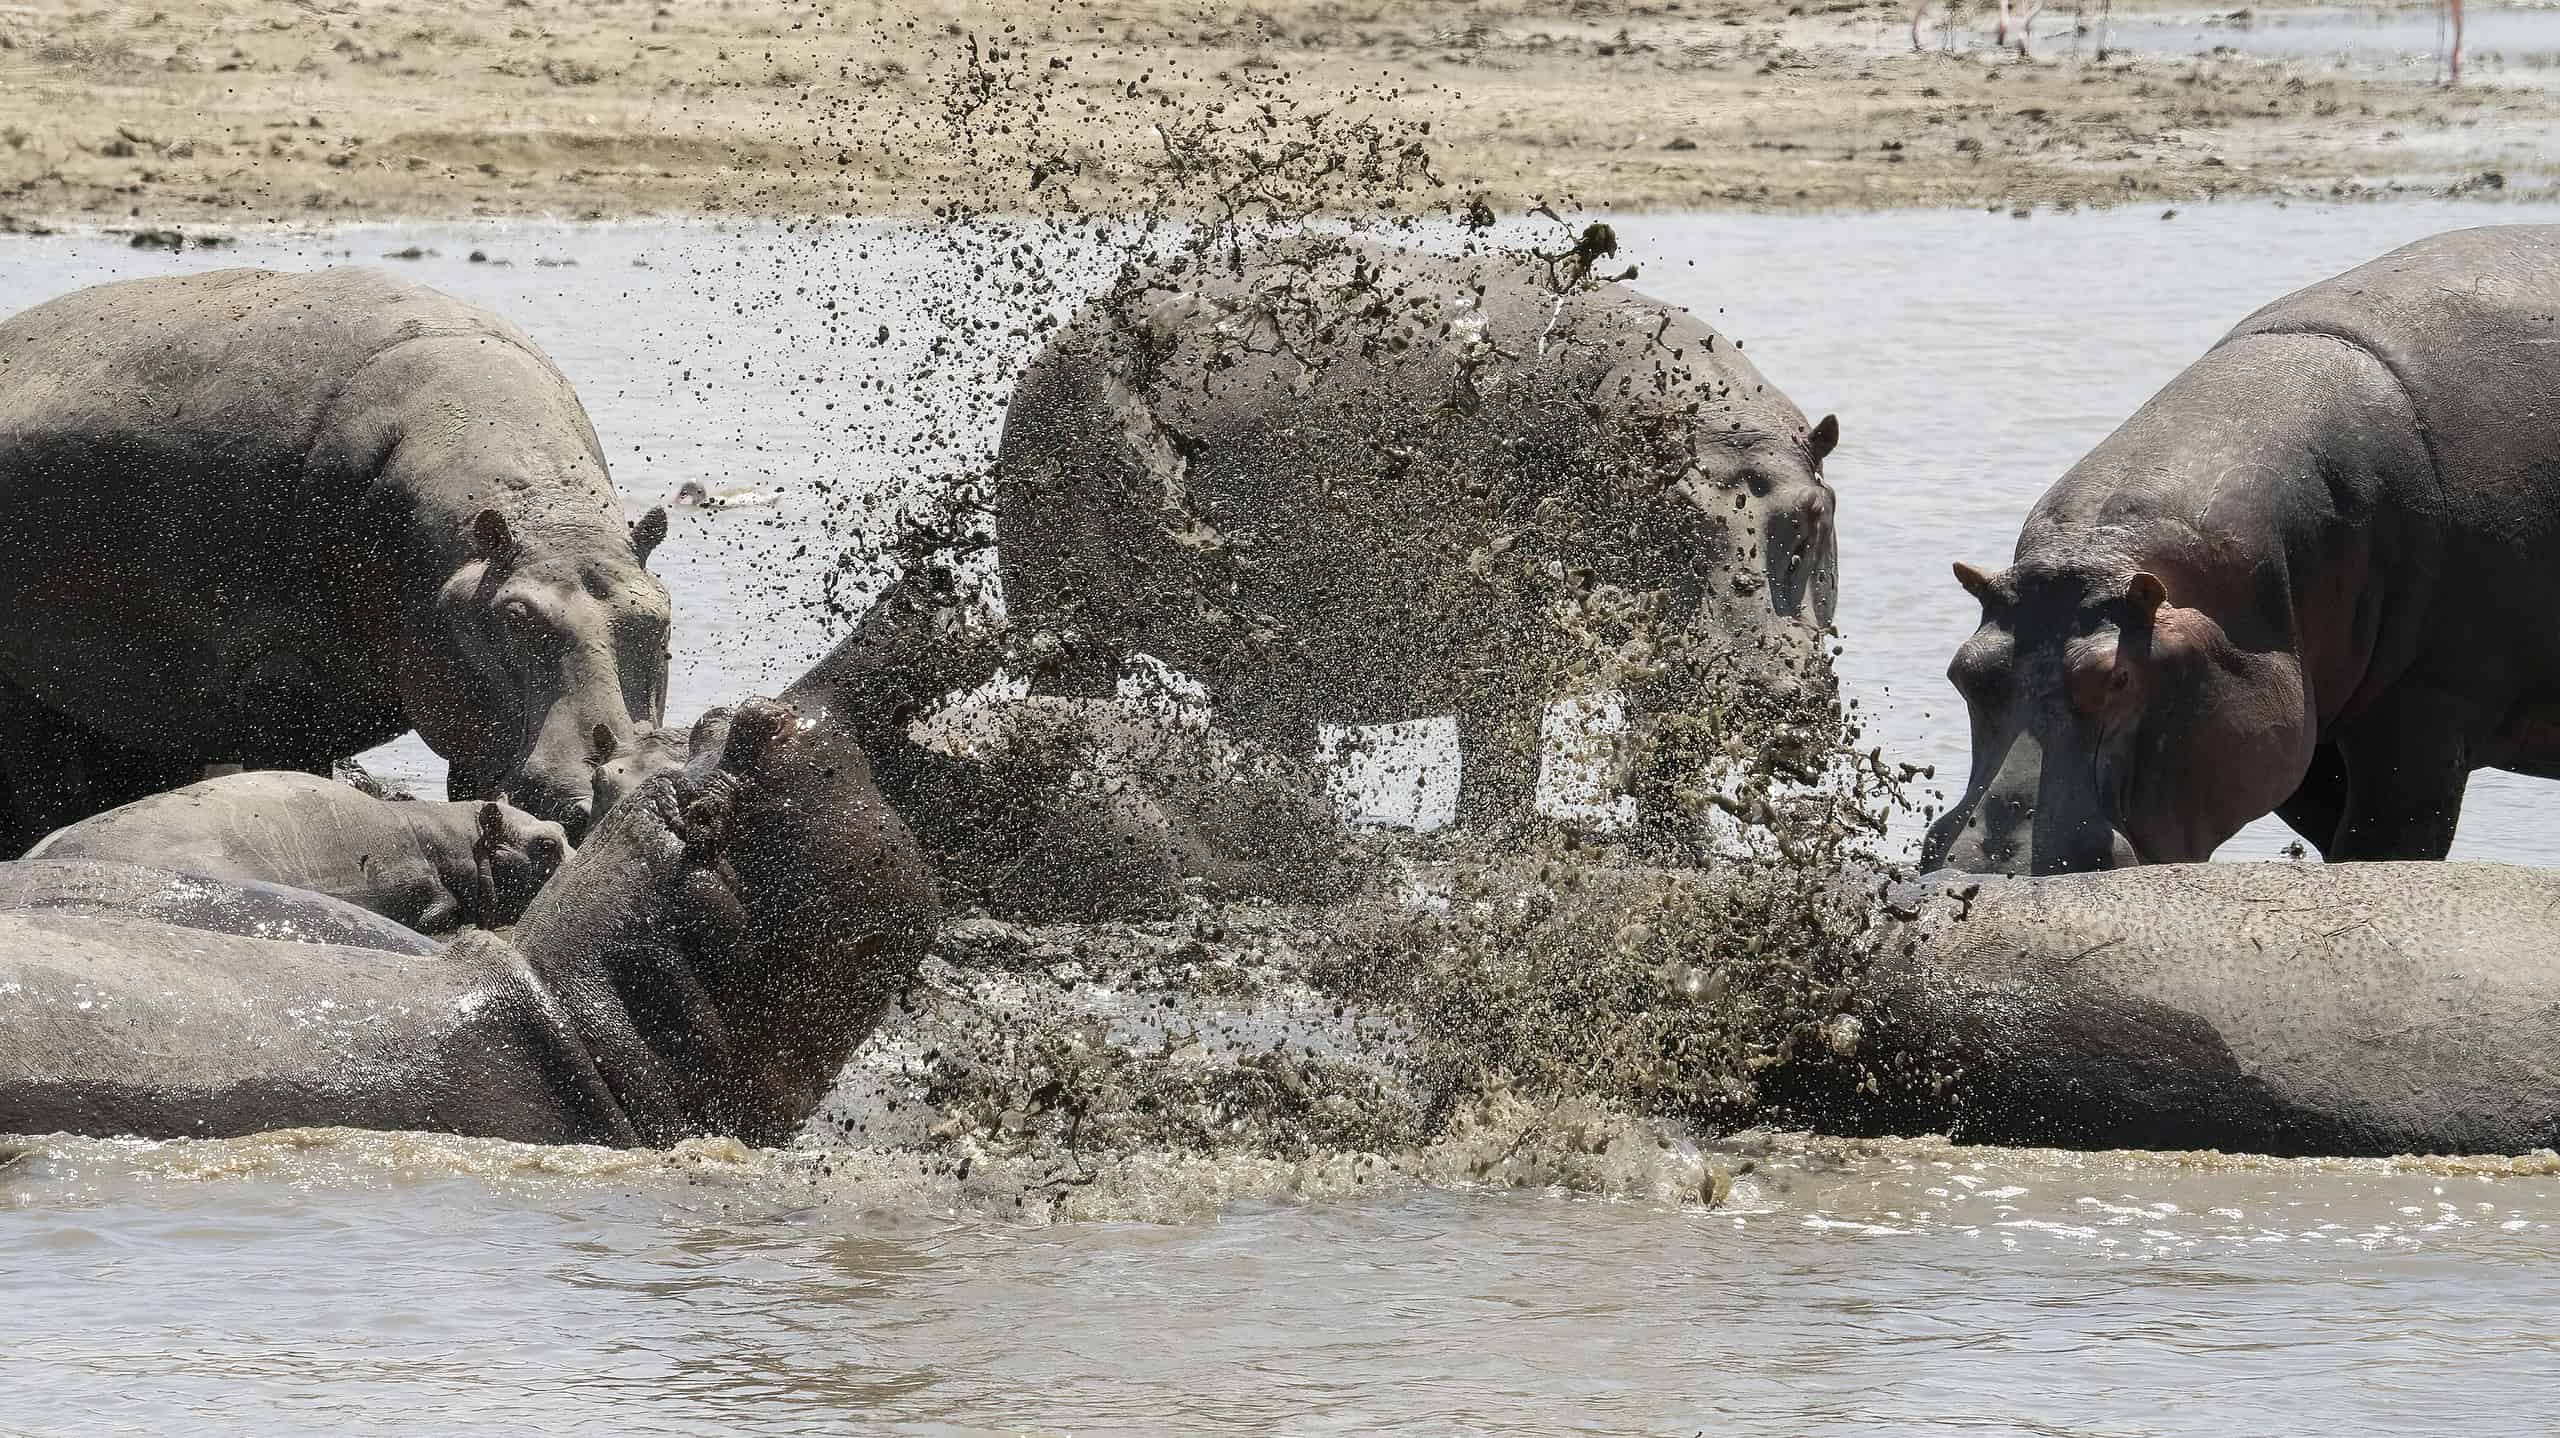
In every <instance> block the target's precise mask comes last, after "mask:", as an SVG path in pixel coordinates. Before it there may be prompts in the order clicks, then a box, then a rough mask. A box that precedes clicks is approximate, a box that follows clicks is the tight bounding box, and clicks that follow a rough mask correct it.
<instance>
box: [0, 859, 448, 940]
mask: <svg viewBox="0 0 2560 1438" xmlns="http://www.w3.org/2000/svg"><path fill="white" fill-rule="evenodd" d="M0 914H29V915H33V914H55V915H71V916H90V917H107V918H124V919H133V920H141V921H149V922H152V923H158V924H165V925H169V926H171V927H174V928H181V929H194V930H200V931H203V932H206V933H215V934H236V935H239V936H240V937H243V938H254V939H270V940H277V941H283V942H292V943H301V944H324V945H336V946H339V947H343V948H353V949H370V950H379V951H382V952H386V953H394V954H433V953H439V952H441V951H442V950H441V946H439V945H438V944H437V943H436V941H435V940H433V939H430V938H428V937H427V936H426V935H424V934H421V933H419V932H417V931H416V930H414V929H408V928H403V927H401V926H400V925H398V924H395V923H393V922H391V921H390V920H389V919H386V918H383V917H382V916H381V915H379V914H375V913H372V912H370V911H368V910H365V909H360V908H357V907H356V906H355V905H353V904H350V903H347V902H345V901H343V900H340V899H333V898H330V897H328V896H327V895H325V894H315V893H312V892H311V891H309V890H307V889H289V888H286V887H284V886H283V885H281V884H260V883H233V882H230V881H227V880H222V879H208V878H203V877H200V876H198V875H194V874H181V873H177V872H175V871H172V870H168V869H152V868H145V867H143V866H142V865H139V864H118V863H109V862H104V861H98V860H56V859H22V860H19V861H17V862H15V863H0Z"/></svg>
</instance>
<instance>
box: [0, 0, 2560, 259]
mask: <svg viewBox="0 0 2560 1438" xmlns="http://www.w3.org/2000/svg"><path fill="white" fill-rule="evenodd" d="M1973 8H1974V10H1975V11H1977V12H1979V11H1980V10H1981V7H1978V6H1977V7H1973ZM2168 8H2171V7H2163V6H2157V5H2148V4H2144V3H2141V0H2126V3H2122V4H2118V5H2116V6H2115V7H2114V9H2115V11H2116V12H2117V13H2118V14H2119V15H2120V16H2122V15H2129V14H2133V13H2135V12H2137V11H2140V10H2154V11H2158V10H2165V9H2168ZM2058 13H2059V12H2058V11H2057V12H2056V13H2054V14H2049V15H2048V16H2047V24H2048V30H2050V28H2051V26H2052V24H2054V23H2055V22H2056V19H2057V16H2058ZM2092 14H2093V15H2094V8H2093V9H2092ZM1979 18H1980V17H1979V14H1978V13H1977V14H1976V15H1974V16H1972V17H1969V18H1968V21H1967V25H1966V27H1965V28H1966V29H1968V30H1969V29H1970V28H1971V27H1972V25H1973V24H1975V23H1976V22H1977V21H1978V20H1979ZM1908 22H1909V12H1908V10H1907V9H1905V8H1904V7H1903V6H1901V5H1899V4H1878V3H1860V0H1819V3H1815V4H1802V5H1800V4H1780V3H1774V0H1760V3H1734V0H1692V3H1686V4H1683V3H1675V2H1674V0H1664V3H1658V4H1656V3H1600V0H1545V3H1540V0H1482V3H1471V4H1469V3H1452V0H1403V3H1397V0H1370V3H1348V0H1270V3H1265V4H1261V5H1255V6H1248V7H1228V6H1209V5H1199V4H1179V3H1166V0H1108V3H1094V4H1073V3H1063V0H1056V2H1055V3H1040V0H1022V2H1021V3H1011V0H1008V3H960V0H910V3H900V4H897V5H894V6H885V7H883V6H860V7H847V6H827V5H794V4H787V3H781V0H758V3H726V0H724V3H720V4H717V5H703V4H671V3H658V0H594V3H580V4H568V3H563V0H464V3H456V4H448V5H432V6H430V5H422V4H416V3H402V0H339V3H328V4H322V3H304V4H284V3H239V0H209V3H204V4H191V5H169V6H165V7H158V8H154V7H152V6H149V5H129V6H107V7H90V6H87V5H85V4H82V3H79V0H29V3H25V4H20V5H13V6H10V7H7V9H6V10H5V11H0V76H4V77H5V79H6V83H5V84H0V215H5V216H7V217H8V218H9V222H10V223H13V224H18V225H43V224H53V223H60V222H63V221H65V220H76V221H83V222H88V223H131V222H142V223H144V224H146V225H153V226H180V227H184V226H189V225H193V226H203V225H205V224H208V223H211V222H228V223H234V224H238V223H255V222H261V221H268V220H276V219H296V220H347V219H356V218H391V217H439V218H461V217H472V216H504V215H532V214H539V215H552V216H567V217H575V218H588V219H603V218H614V217H621V216H630V215H639V214H674V213H697V214H698V213H716V214H757V215H776V214H780V215H803V214H824V215H845V214H918V213H923V212H926V211H929V210H931V209H932V208H933V207H934V204H935V201H936V199H937V198H938V197H939V196H940V195H941V194H942V193H943V192H944V191H945V190H947V189H948V188H949V187H950V185H951V184H952V183H953V182H954V181H962V180H967V179H969V178H970V172H971V171H972V169H974V168H978V167H988V166H992V167H996V168H1015V169H1018V170H1020V171H1022V172H1024V173H1027V172H1028V171H1029V170H1030V169H1031V168H1032V167H1033V166H1034V165H1035V164H1037V163H1040V161H1041V158H1042V157H1040V156H1036V155H1034V154H1031V153H1030V152H1029V151H1028V150H1026V149H1025V148H1023V146H1022V145H1021V144H1020V143H1018V142H1019V141H1020V140H1021V139H1022V137H1021V136H1018V135H1017V136H1007V135H1003V134H1000V133H990V134H980V135H975V136H960V135H954V134H951V133H948V132H942V131H939V130H937V129H936V128H934V127H931V126H927V127H922V128H912V127H910V126H908V125H907V124H906V123H905V121H906V120H912V119H913V118H914V117H916V116H920V115H933V116H937V117H938V116H940V115H941V114H942V113H943V112H944V111H943V105H942V101H943V99H944V93H943V87H944V85H945V84H946V82H947V76H946V73H945V67H944V64H943V61H944V60H945V59H946V58H947V57H948V56H949V55H950V53H951V52H952V51H954V50H955V49H958V48H961V47H963V46H966V45H968V44H970V43H971V42H973V41H974V42H976V43H979V44H982V45H986V46H991V47H1002V48H1007V49H1014V48H1017V47H1018V48H1019V49H1020V50H1022V51H1026V52H1036V55H1037V58H1038V59H1039V60H1040V62H1041V63H1042V64H1043V65H1050V64H1055V65H1057V66H1060V67H1063V68H1062V69H1061V71H1060V74H1061V76H1062V77H1063V84H1062V85H1061V86H1060V87H1059V89H1058V91H1057V100H1058V104H1059V105H1060V106H1061V109H1060V111H1059V114H1060V116H1061V117H1067V116H1072V117H1073V118H1074V119H1075V121H1076V123H1077V125H1078V127H1079V128H1080V130H1082V131H1083V132H1084V136H1085V140H1086V141H1087V142H1088V143H1089V145H1090V147H1091V149H1092V150H1093V151H1094V153H1096V154H1103V153H1107V152H1110V151H1112V150H1113V149H1115V148H1116V147H1121V146H1123V145H1125V144H1126V143H1128V142H1133V141H1134V142H1147V141H1150V133H1149V127H1150V126H1151V124H1152V122H1153V119H1154V117H1155V115H1156V113H1157V112H1159V111H1160V110H1162V109H1165V108H1173V109H1190V108H1197V107H1199V106H1200V105H1202V104H1204V103H1207V102H1209V101H1210V100H1211V99H1212V98H1213V97H1215V96H1217V95H1219V94H1221V93H1222V92H1225V91H1228V90H1230V89H1232V88H1233V87H1234V86H1235V85H1237V84H1238V83H1241V82H1249V81H1269V82H1274V83H1277V84H1279V85H1280V86H1281V87H1282V88H1283V89H1284V90H1286V91H1287V92H1288V93H1290V94H1291V95H1292V96H1293V97H1294V98H1296V99H1297V100H1299V101H1300V102H1302V103H1305V104H1308V105H1329V104H1331V103H1333V98H1332V97H1334V96H1336V95H1338V94H1339V93H1340V92H1342V91H1344V90H1346V89H1349V88H1357V89H1359V90H1361V91H1363V92H1366V93H1370V94H1373V95H1376V96H1381V97H1384V101H1385V104H1386V105H1387V106H1388V107H1389V108H1391V109H1392V110H1393V111H1394V112H1395V114H1396V115H1397V116H1399V117H1400V118H1402V119H1405V120H1409V121H1412V122H1415V123H1426V122H1427V123H1428V124H1429V126H1430V127H1431V132H1432V134H1433V135H1434V136H1435V137H1436V140H1437V142H1438V144H1439V145H1440V147H1441V151H1442V154H1443V156H1444V163H1445V164H1446V165H1447V166H1448V177H1449V178H1450V179H1451V180H1452V181H1453V183H1457V184H1459V185H1461V186H1463V187H1466V188H1468V189H1470V190H1472V191H1476V192H1480V193H1482V194H1484V195H1485V196H1486V197H1487V198H1488V199H1489V200H1490V201H1491V202H1492V203H1493V204H1495V205H1496V206H1497V207H1503V208H1518V207H1521V206H1525V205H1526V204H1528V203H1530V202H1533V201H1535V200H1537V199H1541V198H1544V199H1550V200H1557V201H1566V200H1570V201H1572V202H1574V203H1577V204H1579V205H1581V206H1584V207H1590V208H1607V209H1637V208H1751V209H1818V208H1828V207H1889V206H1913V205H1997V206H2002V207H2029V206H2038V205H2092V204H2096V205H2103V204H2117V203H2133V204H2151V203H2163V204H2180V203H2190V202H2194V201H2198V200H2203V199H2208V198H2212V197H2217V196H2287V197H2331V196H2338V195H2349V196H2355V195H2376V194H2390V193H2395V192H2415V193H2444V192H2448V191H2450V192H2458V193H2469V194H2488V195H2507V196H2515V195H2538V194H2542V193H2547V192H2548V191H2549V189H2550V188H2551V182H2550V179H2549V177H2548V176H2546V175H2543V174H2539V173H2526V172H2525V169H2526V166H2521V165H2519V163H2518V157H2519V156H2520V155H2521V156H2524V157H2527V158H2528V159H2529V158H2530V157H2531V156H2533V155H2536V154H2538V153H2539V146H2540V137H2541V136H2542V135H2543V134H2546V133H2547V132H2548V129H2549V127H2550V125H2551V124H2552V123H2553V122H2554V120H2555V119H2560V91H2555V89H2554V88H2553V87H2551V86H2548V85H2546V84H2541V83H2538V80H2537V77H2538V75H2539V72H2535V71H2533V70H2531V68H2530V65H2529V64H2528V65H2526V66H2525V67H2523V68H2516V69H2508V70H2505V71H2493V72H2491V73H2489V74H2488V75H2487V76H2486V77H2484V78H2480V79H2475V80H2471V81H2467V82H2466V84H2465V85H2464V87H2463V88H2461V89H2458V90H2448V89H2445V88H2443V87H2441V86H2438V85H2435V84H2431V83H2429V82H2428V81H2427V80H2426V79H2425V78H2424V77H2422V76H2418V75H2414V74H2407V73H2402V72H2400V71H2396V70H2394V71H2373V70H2344V69H2340V68H2338V67H2336V66H2334V65H2330V64H2326V63H2319V62H2308V61H2293V60H2282V59H2260V58H2252V57H2248V56H2243V55H2239V54H2232V53H2219V54H2212V55H2206V56H2202V57H2197V56H2189V55H2174V56H2173V55H2165V54H2163V55H2140V54H2129V53H2124V52H2121V51H2119V52H2117V53H2115V54H2113V55H2111V56H2109V57H2108V58H2106V59H2104V60H2101V59H2099V58H2098V52H2097V49H2096V45H2095V43H2094V40H2093V39H2091V38H2090V37H2088V36H2086V35H2082V36H2072V35H2068V34H2065V35H2061V36H2050V35H2049V36H2048V38H2047V39H2045V40H2044V41H2043V42H2042V45H2041V49H2040V51H2039V53H2038V54H2037V55H2036V56H2035V57H2034V58H2033V59H2025V58H2021V57H2019V56H2018V55H2016V54H2015V53H2014V52H2003V51H1997V50H1993V49H1991V48H1989V47H1988V46H1986V45H1984V44H1982V43H1981V42H1980V39H1979V38H1978V37H1976V38H1966V37H1965V36H1962V35H1959V36H1958V37H1957V44H1956V45H1955V47H1954V48H1952V49H1949V48H1932V49H1929V50H1926V51H1924V52H1921V53H1913V52H1912V51H1911V49H1910V45H1909V29H1908ZM1931 38H1932V44H1933V46H1934V45H1936V44H1937V43H1938V36H1937V33H1936V30H1935V28H1934V26H1933V28H1932V34H1931ZM847 97H856V98H858V99H859V101H860V102H861V103H860V104H859V105H858V106H856V107H852V108H848V107H847V106H846V105H845V104H844V103H843V102H844V101H845V99H846V98H847ZM902 117H903V118H902ZM963 141H966V142H965V143H963ZM1049 158H1052V159H1054V158H1055V157H1054V156H1051V157H1049ZM1145 179H1146V177H1145V175H1144V174H1143V173H1140V172H1134V171H1127V172H1120V173H1090V174H1087V175H1086V176H1084V177H1083V180H1082V183H1084V185H1085V186H1086V188H1087V190H1088V195H1087V198H1088V199H1090V200H1091V201H1092V202H1094V203H1097V204H1101V205H1106V206H1109V205H1115V204H1117V205H1122V206H1126V205H1129V204H1132V203H1135V202H1138V201H1142V200H1143V199H1145V198H1146V193H1147V192H1146V189H1145ZM183 234H184V230H183V228H182V229H181V235H182V236H183Z"/></svg>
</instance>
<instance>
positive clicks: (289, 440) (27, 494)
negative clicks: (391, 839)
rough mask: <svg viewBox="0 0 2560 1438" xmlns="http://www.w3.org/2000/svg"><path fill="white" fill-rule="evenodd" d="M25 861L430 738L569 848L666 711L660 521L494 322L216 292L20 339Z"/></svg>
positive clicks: (363, 284)
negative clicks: (209, 794)
mask: <svg viewBox="0 0 2560 1438" xmlns="http://www.w3.org/2000/svg"><path fill="white" fill-rule="evenodd" d="M0 512H6V513H7V514H8V515H9V525H8V529H7V533H6V535H5V537H0V611H5V612H6V613H7V614H8V615H9V616H10V620H9V623H8V624H7V625H6V626H5V627H0V854H14V853H16V852H17V851H18V850H19V849H21V848H23V847H24V846H25V845H26V844H27V843H30V842H32V841H33V840H35V839H36V838H38V837H40V836H42V835H43V834H45V833H46V832H48V831H50V830H52V829H55V828H58V827H60V826H62V825H64V824H67V823H69V822H71V821H73V820H76V819H80V818H83V817H86V816H87V815H89V814H92V813H96V812H97V811H99V810H101V809H105V808H109V807H112V806H114V805H116V804H120V803H124V802H126V801H127V800H131V799H135V798H139V797H141V796H143V795H145V794H149V793H156V792H158V791H160V790H162V789H167V788H171V787H174V786H175V785H177V784H181V783H185V782H187V781H189V780H192V779H196V778H199V777H202V773H203V770H204V768H205V766H207V765H213V764H241V765H245V766H247V767H251V768H284V769H301V770H306V771H309V772H314V773H326V772H327V770H328V765H329V762H330V761H331V760H332V759H334V758H336V757H338V756H340V755H344V754H350V753H354V752H356V751H358V750H362V749H366V748H370V747H372V746H373V745H376V744H379V743H382V742H383V741H385V740H387V739H391V738H393V737H395V736H397V735H398V734H400V733H401V732H402V731H403V730H407V729H411V728H415V729H416V730H417V731H418V732H419V734H420V735H421V736H422V737H424V738H425V740H426V741H427V744H428V746H429V747H431V748H433V749H434V750H435V751H436V752H437V753H438V754H441V755H443V756H444V758H445V759H446V760H447V761H448V762H449V763H450V764H451V765H452V779H451V789H452V797H454V798H458V799H459V798H489V797H493V796H495V795H496V794H498V793H500V792H502V791H503V792H505V793H508V794H510V795H512V796H513V797H514V799H515V800H516V802H518V803H520V804H522V805H523V806H524V807H525V808H527V809H529V810H531V811H533V812H534V813H535V814H537V815H539V816H541V817H543V818H547V819H552V820H556V821H558V822H560V823H563V824H565V825H567V826H569V828H570V829H571V831H572V837H573V838H574V837H575V833H576V831H577V830H578V829H580V828H581V827H582V826H583V824H584V822H585V818H586V814H587V810H588V806H589V804H590V790H591V776H590V772H589V770H590V755H591V753H592V752H593V751H594V748H595V746H596V743H597V739H596V736H597V735H598V733H599V732H603V733H605V734H608V735H610V736H612V737H614V738H616V739H619V738H621V737H624V736H626V735H627V734H628V733H629V731H630V730H631V728H632V726H633V725H634V724H635V723H637V722H654V721H656V720H657V719H658V718H659V716H660V713H661V711H662V709H663V707H664V704H665V689H666V657H667V617H668V611H667V596H666V591H665V590H664V589H663V588H662V587H661V586H660V585H659V584H658V582H657V580H656V579H654V578H652V577H651V576H650V575H649V574H648V573H647V572H646V571H645V570H643V568H642V567H641V566H642V564H643V562H644V561H645V560H646V559H647V557H648V553H649V550H650V549H651V548H652V547H653V546H654V545H655V544H656V543H657V541H658V540H659V539H660V538H661V537H663V536H664V534H665V532H666V516H665V514H664V512H663V511H652V512H651V513H650V514H649V515H648V516H647V517H646V518H644V519H642V520H641V521H640V523H639V524H638V525H637V526H634V525H632V524H631V523H630V522H629V521H627V520H626V519H625V517H624V515H623V510H622V504H621V501H620V500H619V499H617V498H616V497H615V494H614V491H613V487H612V484H611V482H610V481H609V480H608V478H607V476H606V473H605V463H604V451H603V448H602V446H601V445H600V444H599V443H598V442H597V439H596V434H595V430H594V428H593V427H592V426H591V425H590V424H589V423H588V421H587V416H586V412H585V410H584V409H583V408H581V407H580V405H579V403H578V398H577V395H576V393H575V392H574V391H572V390H571V388H570V386H569V382H568V380H567V379H566V378H565V377H564V376H562V374H561V373H560V370H559V368H558V366H556V365H554V364H553V363H552V362H551V361H550V360H549V359H548V358H546V357H545V356H544V355H543V353H542V352H541V351H540V350H539V349H537V348H535V347H534V344H533V342H532V341H531V340H529V339H527V338H526V337H525V336H524V334H523V333H522V332H521V331H519V330H518V329H516V328H515V327H514V326H513V325H510V324H508V323H507V322H506V321H504V320H502V319H499V318H498V317H497V316H495V315H492V314H490V313H488V312H487V311H485V310H481V309H479V308H477V307H475V306H471V305H466V304H464V303H462V302H461V301H459V300H455V299H453V298H451V297H449V296H446V295H442V294H439V293H437V292H436V291H434V290H430V289H427V288H425V287H423V286H420V285H416V284H412V283H409V282H408V281H405V280H401V279H397V278H394V277H392V276H389V275H385V274H381V273H378V272H375V271H371V270H361V269H340V270H323V271H319V272H315V273H311V274H281V273H275V272H271V271H266V270H222V271H217V272H213V273H208V274H197V275H187V276H181V277H175V278H165V279H148V280H129V281H124V282H121V283H117V284H109V285H100V286H97V287H95V288H92V289H86V290H81V291H78V292H76V293H74V294H70V295H66V296H64V297H63V298H60V299H57V300H54V301H51V302H50V303H47V304H43V305H39V306H37V307H36V308H34V309H31V310H28V311H26V312H24V313H22V314H19V315H17V316H15V317H13V318H11V319H9V320H7V321H5V322H0Z"/></svg>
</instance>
